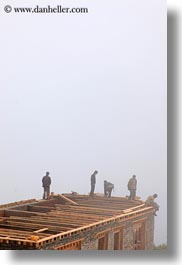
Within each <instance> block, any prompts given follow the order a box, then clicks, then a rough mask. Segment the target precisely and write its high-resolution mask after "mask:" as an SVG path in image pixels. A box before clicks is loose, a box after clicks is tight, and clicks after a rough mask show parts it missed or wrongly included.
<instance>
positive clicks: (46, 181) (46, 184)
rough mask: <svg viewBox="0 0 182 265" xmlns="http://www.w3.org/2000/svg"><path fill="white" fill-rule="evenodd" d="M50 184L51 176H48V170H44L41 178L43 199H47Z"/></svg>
mask: <svg viewBox="0 0 182 265" xmlns="http://www.w3.org/2000/svg"><path fill="white" fill-rule="evenodd" d="M50 185H51V178H50V176H49V172H46V175H45V176H44V177H43V178H42V187H43V188H44V194H43V200H48V199H49V196H50Z"/></svg>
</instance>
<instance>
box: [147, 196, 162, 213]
mask: <svg viewBox="0 0 182 265" xmlns="http://www.w3.org/2000/svg"><path fill="white" fill-rule="evenodd" d="M157 197H158V195H157V194H156V193H155V194H153V195H151V196H148V198H147V200H146V202H145V205H146V206H153V207H154V209H155V212H154V215H155V216H157V214H156V212H157V211H158V210H159V205H158V204H157V203H156V202H154V200H155V199H156V198H157Z"/></svg>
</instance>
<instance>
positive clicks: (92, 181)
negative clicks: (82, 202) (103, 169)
mask: <svg viewBox="0 0 182 265" xmlns="http://www.w3.org/2000/svg"><path fill="white" fill-rule="evenodd" d="M97 173H98V171H97V170H95V171H94V173H93V174H92V175H91V179H90V181H91V190H90V196H93V195H94V190H95V183H96V177H95V176H96V175H97Z"/></svg>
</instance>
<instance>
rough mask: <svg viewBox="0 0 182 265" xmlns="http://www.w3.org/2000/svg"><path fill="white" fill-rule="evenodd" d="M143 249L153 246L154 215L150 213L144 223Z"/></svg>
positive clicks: (150, 248)
mask: <svg viewBox="0 0 182 265" xmlns="http://www.w3.org/2000/svg"><path fill="white" fill-rule="evenodd" d="M145 235H146V238H145V249H147V250H152V249H153V247H154V215H153V214H150V215H149V216H148V218H147V220H146V223H145Z"/></svg>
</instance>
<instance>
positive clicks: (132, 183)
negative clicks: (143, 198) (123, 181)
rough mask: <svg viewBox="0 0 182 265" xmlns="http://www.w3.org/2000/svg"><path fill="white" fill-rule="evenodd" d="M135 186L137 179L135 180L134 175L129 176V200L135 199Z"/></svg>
mask: <svg viewBox="0 0 182 265" xmlns="http://www.w3.org/2000/svg"><path fill="white" fill-rule="evenodd" d="M136 187H137V180H136V176H135V175H133V176H132V178H130V179H129V181H128V190H129V191H130V196H129V199H130V200H135V197H136Z"/></svg>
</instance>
